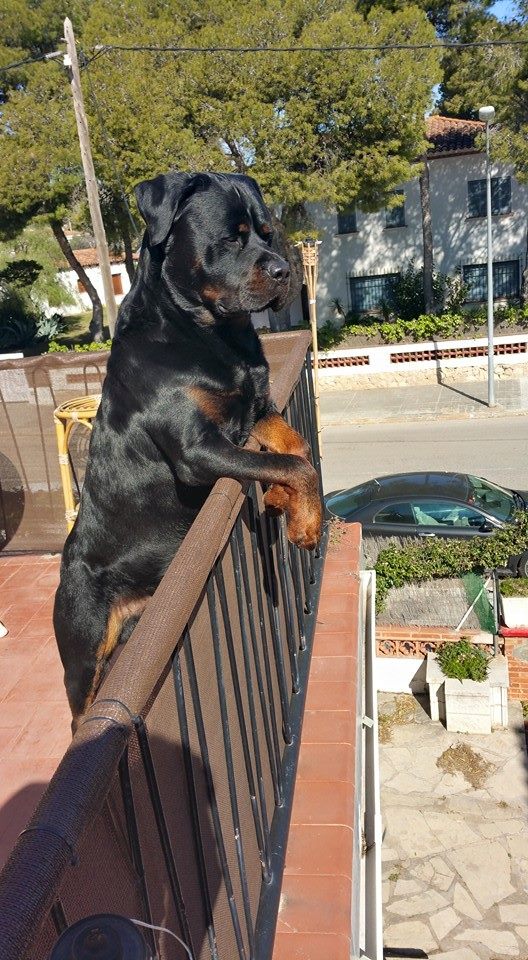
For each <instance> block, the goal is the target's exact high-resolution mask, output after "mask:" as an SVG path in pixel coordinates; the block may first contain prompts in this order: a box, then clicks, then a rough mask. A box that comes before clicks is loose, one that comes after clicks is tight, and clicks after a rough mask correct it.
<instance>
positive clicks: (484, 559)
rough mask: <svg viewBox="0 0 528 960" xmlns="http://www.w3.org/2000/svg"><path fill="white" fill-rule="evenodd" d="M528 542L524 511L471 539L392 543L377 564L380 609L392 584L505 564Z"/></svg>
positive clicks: (402, 584)
mask: <svg viewBox="0 0 528 960" xmlns="http://www.w3.org/2000/svg"><path fill="white" fill-rule="evenodd" d="M527 546H528V513H521V514H519V515H518V516H517V518H516V522H515V523H512V524H509V525H508V526H507V527H504V528H503V529H502V530H497V531H496V532H495V533H492V534H490V535H489V536H488V537H478V536H475V537H471V538H470V539H469V540H448V539H443V538H442V537H432V538H431V539H428V540H427V541H426V542H425V543H422V542H420V543H413V544H411V545H410V546H407V547H404V548H403V549H402V548H399V547H388V548H387V549H386V550H382V551H381V552H380V553H379V556H378V559H377V561H376V564H375V570H376V602H377V605H378V610H381V609H382V608H383V603H384V601H385V598H386V596H387V593H388V592H389V590H390V589H391V587H402V586H404V584H406V583H423V582H424V581H425V580H433V579H435V578H438V577H461V576H463V574H465V573H471V572H475V573H482V572H483V571H484V570H492V569H493V568H494V567H505V566H507V564H508V560H509V558H510V557H511V556H513V555H514V554H517V553H522V552H523V550H525V549H526V548H527Z"/></svg>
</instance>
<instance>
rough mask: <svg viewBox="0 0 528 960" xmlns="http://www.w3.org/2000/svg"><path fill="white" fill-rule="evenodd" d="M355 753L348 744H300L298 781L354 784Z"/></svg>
mask: <svg viewBox="0 0 528 960" xmlns="http://www.w3.org/2000/svg"><path fill="white" fill-rule="evenodd" d="M354 775H355V751H354V748H353V747H352V746H351V745H350V744H349V743H305V742H304V740H303V742H302V744H301V752H300V754H299V765H298V768H297V777H298V780H299V781H301V780H331V781H336V780H346V781H348V783H353V782H354Z"/></svg>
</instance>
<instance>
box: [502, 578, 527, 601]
mask: <svg viewBox="0 0 528 960" xmlns="http://www.w3.org/2000/svg"><path fill="white" fill-rule="evenodd" d="M500 592H501V594H502V596H503V597H528V580H526V579H525V578H524V577H512V578H511V580H501V582H500Z"/></svg>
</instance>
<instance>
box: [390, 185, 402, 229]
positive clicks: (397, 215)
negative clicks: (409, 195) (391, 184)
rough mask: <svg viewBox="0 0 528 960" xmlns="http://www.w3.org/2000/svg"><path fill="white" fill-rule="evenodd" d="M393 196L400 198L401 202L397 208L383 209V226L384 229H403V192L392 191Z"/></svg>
mask: <svg viewBox="0 0 528 960" xmlns="http://www.w3.org/2000/svg"><path fill="white" fill-rule="evenodd" d="M392 192H393V194H394V195H396V196H401V198H402V199H401V202H400V203H399V204H398V206H397V207H386V208H385V226H386V227H404V226H405V191H404V190H393V191H392Z"/></svg>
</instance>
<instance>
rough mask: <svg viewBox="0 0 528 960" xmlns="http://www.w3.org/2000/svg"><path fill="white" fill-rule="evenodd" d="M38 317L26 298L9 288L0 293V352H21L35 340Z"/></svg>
mask: <svg viewBox="0 0 528 960" xmlns="http://www.w3.org/2000/svg"><path fill="white" fill-rule="evenodd" d="M38 318H39V315H38V314H37V311H36V310H35V307H34V306H33V304H32V303H31V301H30V300H29V298H28V297H25V296H24V295H23V294H22V293H21V292H20V291H19V290H15V289H14V288H13V287H9V288H7V289H5V290H4V291H3V292H1V293H0V350H21V349H22V348H23V347H27V346H29V345H30V344H31V343H33V341H34V340H35V336H36V333H37V320H38Z"/></svg>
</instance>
